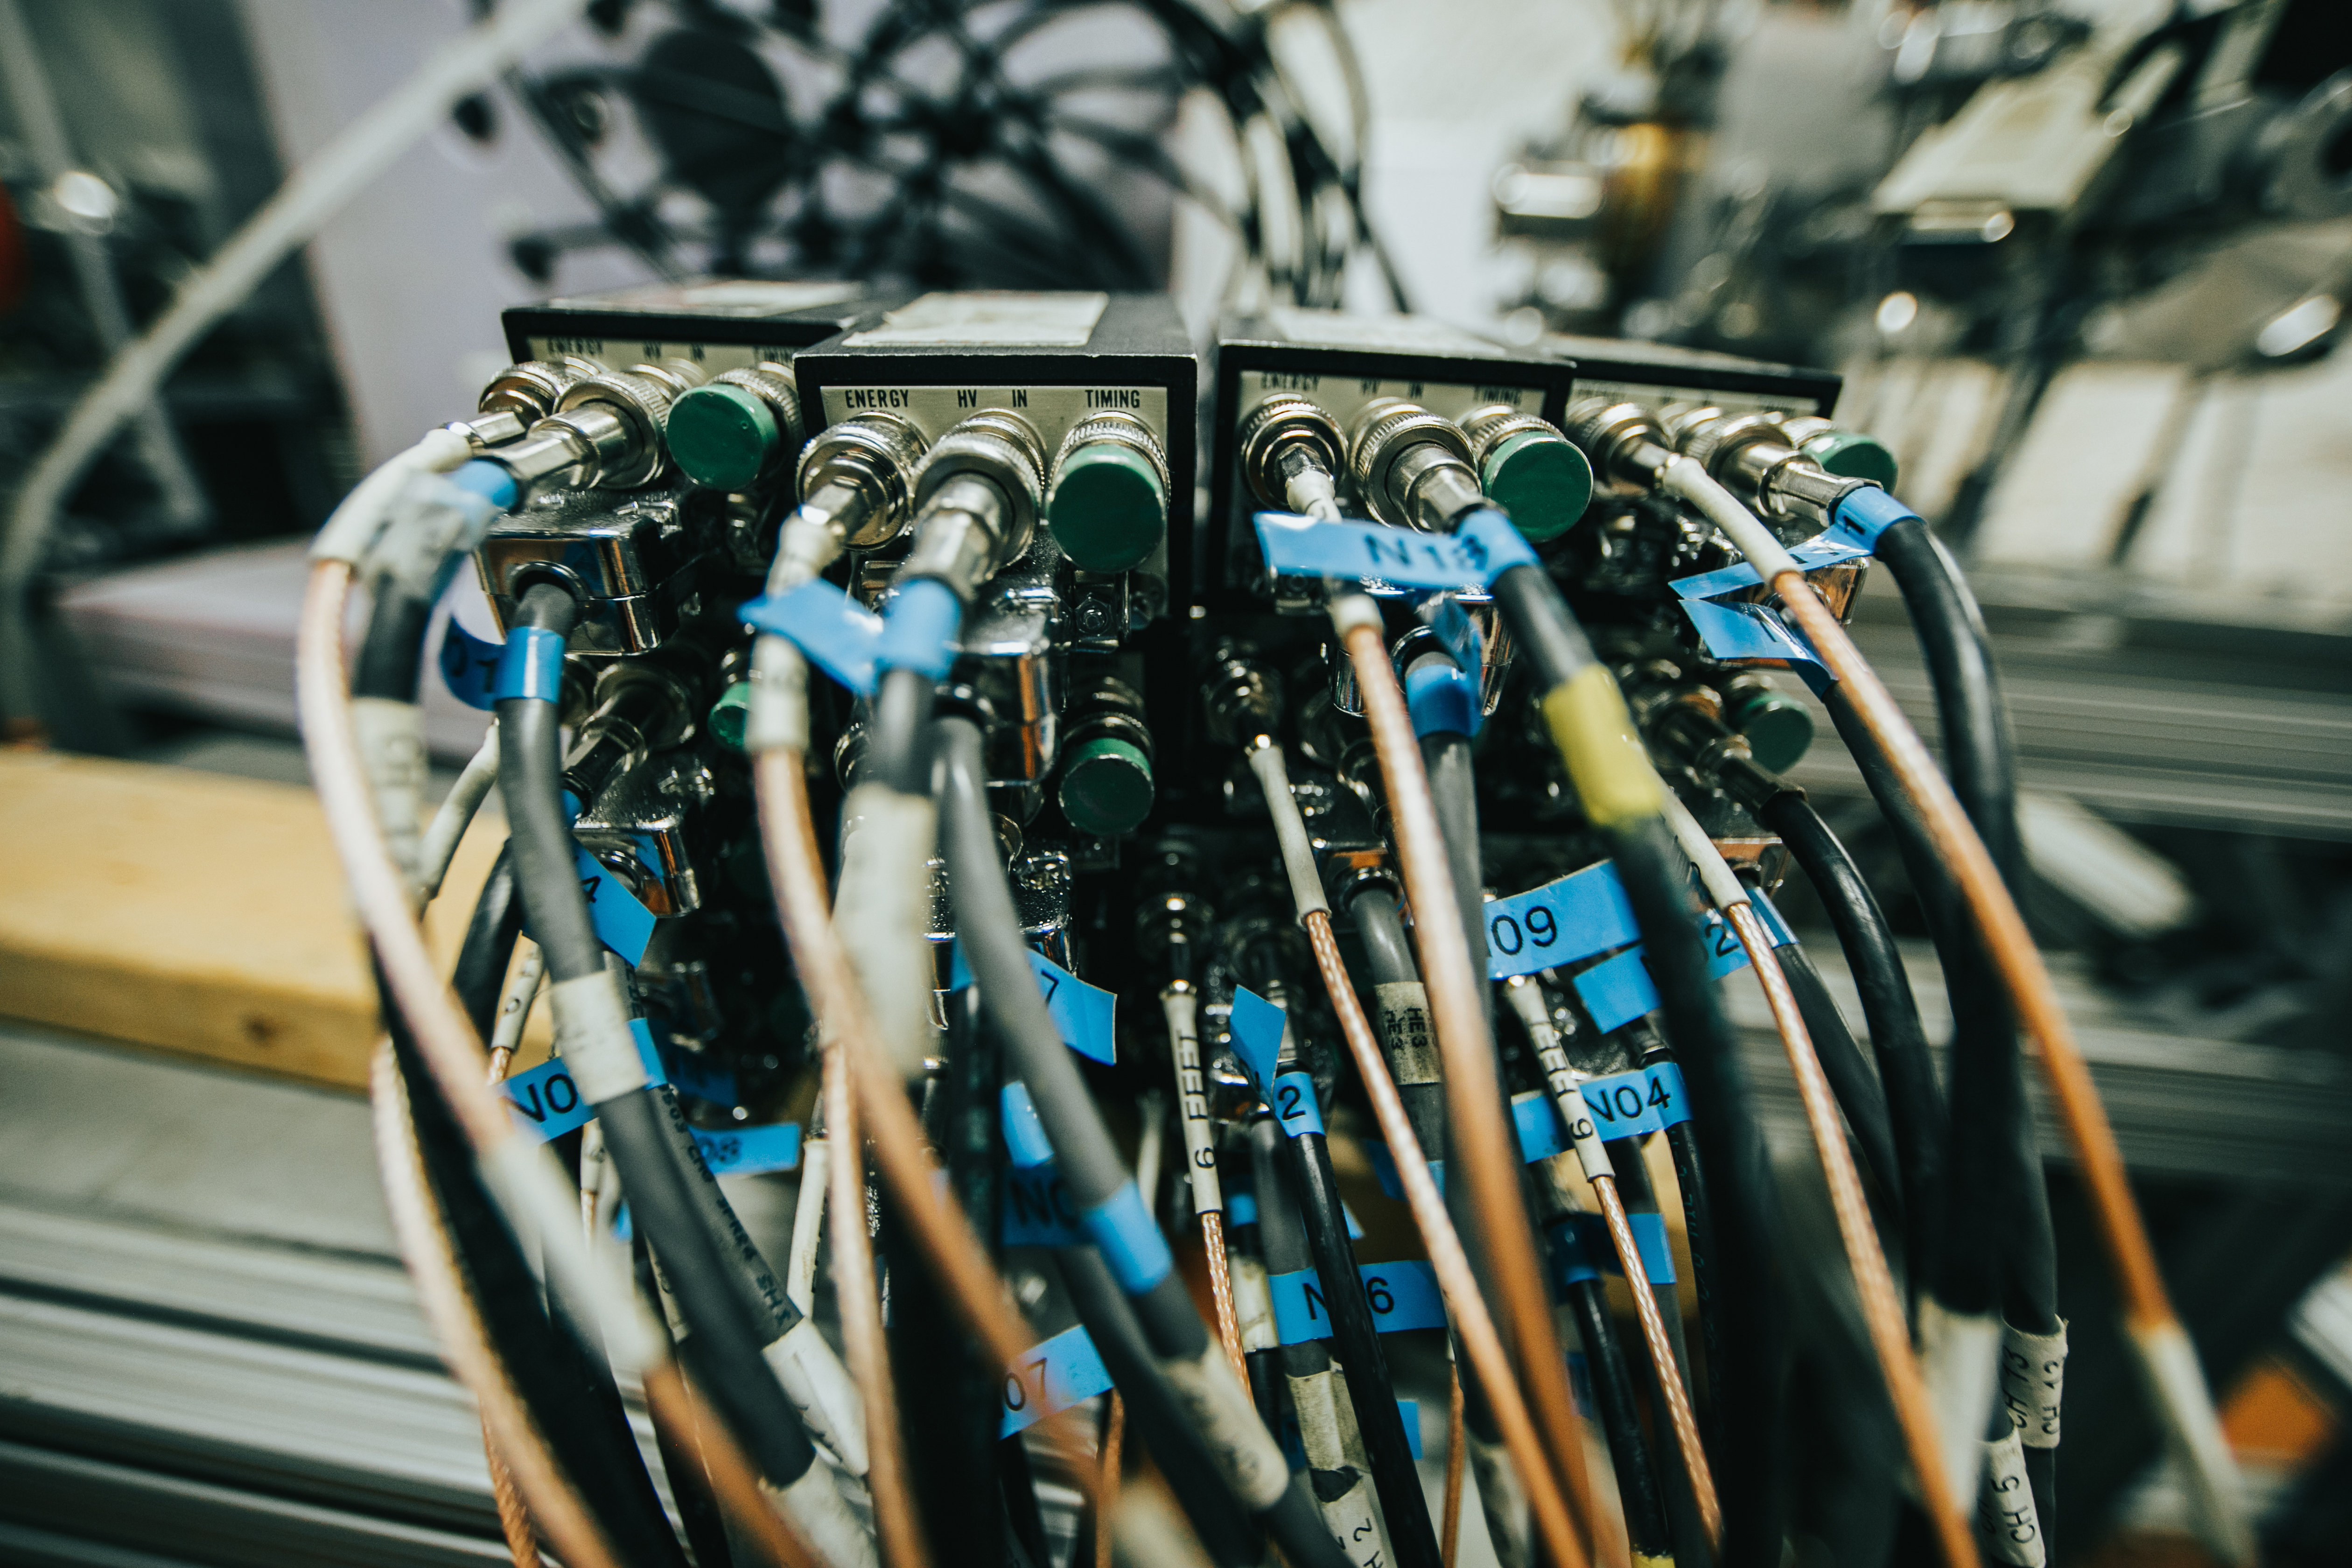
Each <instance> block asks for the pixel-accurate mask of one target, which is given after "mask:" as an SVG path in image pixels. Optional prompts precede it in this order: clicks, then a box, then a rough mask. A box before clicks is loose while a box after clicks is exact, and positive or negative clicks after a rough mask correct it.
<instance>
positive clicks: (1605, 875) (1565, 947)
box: [1486, 860, 1642, 980]
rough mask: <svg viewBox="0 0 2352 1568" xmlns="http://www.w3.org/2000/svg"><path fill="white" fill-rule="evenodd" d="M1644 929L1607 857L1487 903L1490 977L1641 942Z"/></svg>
mask: <svg viewBox="0 0 2352 1568" xmlns="http://www.w3.org/2000/svg"><path fill="white" fill-rule="evenodd" d="M1641 934H1642V932H1641V928H1640V927H1639V926H1637V925H1635V924H1634V921H1633V905H1632V904H1631V903H1628V902H1627V901H1626V899H1625V885H1624V883H1622V882H1621V881H1619V880H1618V879H1617V868H1615V867H1614V866H1612V865H1611V864H1609V862H1607V861H1606V860H1604V861H1602V862H1601V864H1599V865H1597V866H1587V867H1586V868H1584V869H1583V870H1581V871H1579V872H1577V873H1575V874H1574V875H1573V876H1568V877H1562V878H1560V879H1559V880H1557V881H1553V882H1547V883H1545V884H1544V885H1543V886H1542V887H1540V888H1537V889H1532V890H1530V891H1528V892H1525V893H1514V894H1512V895H1511V896H1510V897H1509V898H1507V899H1496V900H1494V901H1493V902H1492V903H1490V904H1488V905H1487V906H1486V977H1487V978H1488V979H1490V980H1507V979H1509V978H1510V977H1511V976H1513V975H1515V974H1533V973H1535V972H1536V971H1537V970H1538V969H1549V968H1550V967H1552V966H1553V965H1554V964H1559V963H1574V962H1576V960H1578V959H1580V958H1590V957H1591V956H1592V955H1593V954H1594V953H1596V952H1608V951H1609V950H1610V949H1611V948H1612V947H1622V946H1624V945H1625V944H1626V943H1627V942H1633V941H1637V940H1638V939H1639V938H1640V936H1641Z"/></svg>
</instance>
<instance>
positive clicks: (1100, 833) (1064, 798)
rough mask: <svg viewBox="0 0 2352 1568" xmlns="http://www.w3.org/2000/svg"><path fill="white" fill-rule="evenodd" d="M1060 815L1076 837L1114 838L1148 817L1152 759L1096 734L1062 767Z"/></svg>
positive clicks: (1134, 748) (1107, 737) (1130, 746)
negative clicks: (1066, 818) (1088, 835)
mask: <svg viewBox="0 0 2352 1568" xmlns="http://www.w3.org/2000/svg"><path fill="white" fill-rule="evenodd" d="M1060 798H1061V802H1062V815H1063V816H1066V817H1068V818H1069V819H1070V826H1073V827H1075V828H1076V829H1077V830H1078V831H1079V832H1081V833H1091V834H1094V835H1096V836H1097V837H1102V838H1116V837H1118V836H1119V835H1120V834H1122V833H1132V832H1134V831H1135V829H1136V828H1137V827H1139V826H1141V825H1142V822H1143V819H1144V818H1145V817H1147V816H1150V815H1151V801H1152V788H1151V759H1150V758H1149V757H1147V756H1145V755H1144V754H1143V752H1142V751H1141V750H1140V749H1139V748H1138V747H1136V746H1132V745H1130V744H1129V743H1128V742H1125V741H1121V740H1118V739H1116V738H1114V737H1112V736H1109V735H1097V736H1096V737H1095V738H1094V739H1093V740H1091V741H1088V742H1085V743H1084V744H1082V745H1080V746H1078V747H1077V748H1076V750H1074V751H1072V752H1071V753H1070V755H1069V758H1068V760H1066V762H1064V763H1062V786H1061V796H1060Z"/></svg>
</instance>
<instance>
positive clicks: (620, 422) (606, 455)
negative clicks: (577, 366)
mask: <svg viewBox="0 0 2352 1568" xmlns="http://www.w3.org/2000/svg"><path fill="white" fill-rule="evenodd" d="M703 380H704V376H703V373H702V369H701V367H700V366H699V365H697V364H696V363H693V362H692V361H691V360H676V359H669V360H662V361H659V362H658V363H652V364H636V365H632V366H630V367H629V368H628V369H627V370H600V371H598V372H597V373H596V374H593V375H587V376H583V377H581V378H580V379H579V380H577V381H575V382H572V384H570V385H568V386H566V387H565V388H564V389H563V391H562V393H561V394H560V395H558V397H557V398H556V404H555V412H553V413H552V414H550V415H549V416H547V417H546V418H544V419H541V420H540V421H539V422H537V423H536V424H534V425H533V426H531V427H530V432H529V433H528V434H527V435H525V436H524V437H522V439H520V440H519V441H516V442H514V443H512V444H511V445H509V446H506V447H499V448H497V449H496V450H495V451H493V452H492V453H491V454H489V455H490V456H491V457H493V458H495V459H496V460H497V461H498V462H499V463H500V464H501V465H503V466H504V467H505V468H506V469H507V471H508V472H509V473H511V474H513V475H514V477H515V479H516V480H517V482H518V483H520V485H521V486H522V487H523V488H524V489H547V488H550V487H553V488H559V489H585V488H587V487H590V486H597V487H602V488H604V489H635V487H637V486H639V485H645V484H650V483H651V482H652V481H654V480H655V479H659V478H661V476H662V475H663V474H664V473H666V472H667V471H668V468H669V452H668V448H667V446H666V445H665V443H664V441H663V439H662V432H663V429H664V426H666V425H667V423H668V420H669V410H670V405H671V404H672V403H673V402H674V401H676V400H677V396H678V395H680V394H681V393H684V392H686V391H688V390H689V389H691V388H693V387H697V386H699V385H701V384H702V383H703Z"/></svg>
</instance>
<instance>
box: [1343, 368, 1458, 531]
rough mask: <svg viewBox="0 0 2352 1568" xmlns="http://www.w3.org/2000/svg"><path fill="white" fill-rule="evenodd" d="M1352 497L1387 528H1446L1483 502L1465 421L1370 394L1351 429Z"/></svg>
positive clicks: (1394, 399)
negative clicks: (1354, 496) (1465, 429)
mask: <svg viewBox="0 0 2352 1568" xmlns="http://www.w3.org/2000/svg"><path fill="white" fill-rule="evenodd" d="M1348 470H1349V477H1350V478H1351V479H1354V481H1355V485H1356V497H1357V499H1358V500H1360V501H1361V502H1363V504H1364V506H1365V507H1366V508H1367V509H1368V510H1370V512H1371V514H1372V515H1373V516H1374V517H1376V518H1378V519H1380V520H1381V521H1382V522H1385V523H1387V524H1389V525H1390V526H1391V527H1392V528H1411V529H1417V530H1419V531H1421V532H1423V533H1444V532H1446V531H1449V530H1450V529H1451V528H1452V527H1453V525H1454V521H1455V520H1456V519H1458V518H1460V517H1461V515H1462V514H1463V513H1464V512H1466V511H1469V510H1472V509H1473V508H1475V507H1476V506H1478V505H1479V504H1480V503H1481V502H1483V501H1484V500H1486V497H1485V494H1484V492H1482V491H1481V490H1480V489H1479V488H1478V474H1477V470H1476V469H1475V468H1472V467H1471V466H1470V441H1469V438H1468V437H1465V436H1464V435H1463V434H1462V426H1459V425H1456V424H1454V421H1453V420H1451V419H1448V418H1446V417H1444V416H1442V415H1437V414H1432V413H1431V412H1430V411H1429V410H1428V409H1426V408H1423V407H1422V406H1421V405H1419V404H1417V403H1408V402H1406V401H1405V400H1404V399H1403V398H1402V397H1375V398H1374V399H1372V400H1371V401H1370V403H1367V404H1365V405H1364V406H1363V407H1362V409H1361V410H1360V411H1359V412H1358V413H1357V415H1356V420H1355V426H1354V427H1353V428H1352V429H1351V430H1349V434H1348Z"/></svg>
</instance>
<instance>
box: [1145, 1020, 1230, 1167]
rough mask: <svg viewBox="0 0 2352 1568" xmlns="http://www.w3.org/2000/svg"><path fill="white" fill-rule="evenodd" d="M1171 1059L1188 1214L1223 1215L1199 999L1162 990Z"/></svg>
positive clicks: (1215, 1134)
mask: <svg viewBox="0 0 2352 1568" xmlns="http://www.w3.org/2000/svg"><path fill="white" fill-rule="evenodd" d="M1200 1012H1201V999H1200V998H1199V997H1198V996H1196V995H1194V994H1192V992H1190V991H1173V990H1171V991H1162V992H1161V993H1160V1013H1161V1015H1162V1016H1164V1017H1166V1018H1167V1020H1168V1044H1169V1047H1170V1055H1171V1056H1172V1057H1174V1058H1175V1060H1176V1119H1177V1121H1180V1122H1181V1123H1182V1124H1183V1128H1184V1169H1185V1171H1186V1173H1188V1174H1190V1176H1191V1177H1192V1212H1193V1213H1194V1214H1222V1213H1223V1212H1224V1207H1225V1194H1224V1189H1223V1187H1222V1186H1220V1185H1219V1184H1218V1182H1217V1124H1216V1122H1215V1121H1213V1120H1212V1119H1211V1118H1210V1115H1209V1082H1208V1075H1207V1073H1206V1072H1205V1071H1204V1070H1203V1069H1202V1065H1201V1025H1200Z"/></svg>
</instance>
